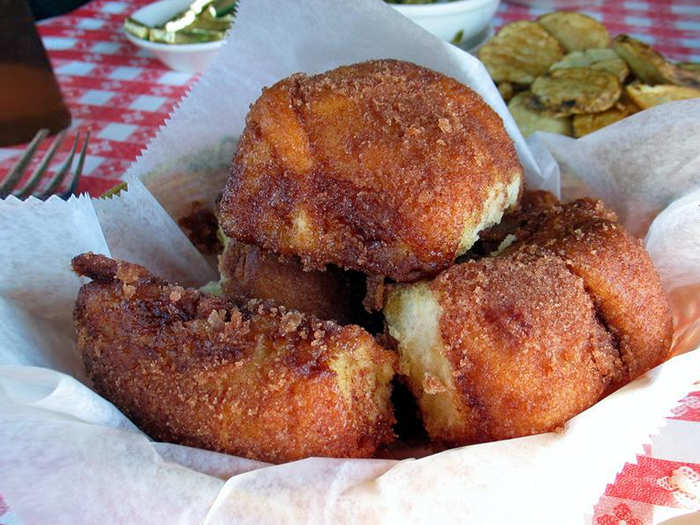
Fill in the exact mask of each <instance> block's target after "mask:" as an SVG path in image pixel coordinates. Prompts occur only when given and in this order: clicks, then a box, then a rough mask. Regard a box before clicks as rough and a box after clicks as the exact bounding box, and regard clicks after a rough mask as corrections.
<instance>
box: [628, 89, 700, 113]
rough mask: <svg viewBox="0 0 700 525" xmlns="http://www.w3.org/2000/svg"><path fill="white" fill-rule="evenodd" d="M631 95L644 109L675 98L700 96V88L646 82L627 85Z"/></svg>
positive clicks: (683, 98) (682, 98)
mask: <svg viewBox="0 0 700 525" xmlns="http://www.w3.org/2000/svg"><path fill="white" fill-rule="evenodd" d="M625 91H626V92H627V94H628V95H629V97H630V98H631V99H632V100H633V101H634V103H635V104H637V105H638V106H639V107H640V108H642V109H648V108H651V107H653V106H658V105H659V104H666V103H667V102H673V101H674V100H688V99H691V98H700V89H695V88H691V87H685V86H674V85H670V84H660V85H657V86H647V85H646V84H630V85H629V86H626V87H625Z"/></svg>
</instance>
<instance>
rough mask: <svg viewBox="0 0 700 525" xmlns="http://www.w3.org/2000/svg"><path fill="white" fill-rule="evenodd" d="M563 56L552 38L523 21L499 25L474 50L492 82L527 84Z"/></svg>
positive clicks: (535, 25) (535, 26) (537, 26)
mask: <svg viewBox="0 0 700 525" xmlns="http://www.w3.org/2000/svg"><path fill="white" fill-rule="evenodd" d="M563 55H564V53H563V51H562V48H561V45H559V42H557V40H556V39H555V38H553V37H552V36H551V35H550V34H549V33H547V31H545V30H544V29H543V28H542V26H540V25H539V24H537V23H535V22H528V21H526V20H520V21H518V22H513V23H512V24H508V25H506V26H503V27H502V28H501V30H500V31H499V32H498V33H497V34H496V35H495V36H494V37H493V38H492V39H491V40H489V41H488V42H487V43H486V44H484V45H483V46H482V47H481V49H479V52H478V57H479V59H480V60H481V61H482V62H483V63H484V65H485V66H486V69H488V72H489V74H490V75H491V77H492V78H493V80H494V81H495V82H514V83H516V84H531V83H532V82H534V81H535V78H537V76H539V75H541V74H542V73H544V72H545V71H547V69H549V66H551V65H552V64H553V63H554V62H556V61H557V60H559V59H561V57H562V56H563Z"/></svg>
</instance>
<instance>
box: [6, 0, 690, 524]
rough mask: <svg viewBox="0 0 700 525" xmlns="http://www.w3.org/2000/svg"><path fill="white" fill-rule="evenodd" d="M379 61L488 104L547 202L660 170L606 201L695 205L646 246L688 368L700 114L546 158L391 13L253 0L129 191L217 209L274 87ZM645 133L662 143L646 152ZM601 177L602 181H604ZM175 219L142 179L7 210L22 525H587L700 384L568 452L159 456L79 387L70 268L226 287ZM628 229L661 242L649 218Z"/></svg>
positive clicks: (12, 420) (584, 430)
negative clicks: (256, 104)
mask: <svg viewBox="0 0 700 525" xmlns="http://www.w3.org/2000/svg"><path fill="white" fill-rule="evenodd" d="M378 57H392V58H403V59H408V60H412V61H415V62H418V63H420V64H423V65H426V66H428V67H432V68H433V69H437V70H439V71H442V72H444V73H447V74H450V75H451V76H454V77H456V78H458V79H459V80H461V81H463V82H466V83H468V84H470V85H471V86H472V87H473V88H475V89H476V90H477V91H479V92H480V93H481V94H482V96H484V98H485V99H486V100H487V102H489V103H490V104H491V105H492V106H493V107H494V109H496V110H497V111H499V113H500V114H501V115H502V116H503V118H504V121H505V123H506V126H507V128H508V129H509V131H510V133H511V136H512V137H513V138H514V140H515V141H516V143H517V144H518V152H519V154H520V158H521V161H522V162H523V164H524V165H525V167H526V171H527V179H528V183H529V185H530V187H546V188H547V189H552V190H555V191H556V190H557V189H558V187H559V180H558V173H559V169H558V167H557V165H556V164H554V163H553V160H552V154H553V155H554V156H555V157H556V158H557V159H558V160H559V161H560V162H562V163H563V164H564V165H565V168H566V172H567V173H569V174H571V173H575V174H578V175H580V176H581V177H582V178H583V183H584V184H587V185H588V186H590V187H591V188H598V186H596V185H595V181H597V180H606V179H605V176H607V177H610V180H611V181H613V182H614V184H612V185H611V186H610V187H616V188H619V187H621V186H624V185H625V184H626V182H625V181H629V180H631V179H632V178H633V177H637V176H639V173H640V168H639V166H638V164H634V163H633V162H632V161H633V156H635V155H645V158H647V159H648V162H647V163H646V165H645V166H643V169H641V173H642V174H644V175H645V177H644V181H645V182H644V184H645V186H644V187H645V191H644V192H639V194H635V197H634V199H628V197H627V195H628V194H627V193H625V192H613V193H610V194H606V193H605V188H606V187H607V186H604V185H603V186H602V189H597V190H596V191H598V194H599V196H602V197H603V198H608V199H609V200H611V203H612V205H613V206H614V207H615V208H616V209H617V210H618V211H624V210H625V209H626V208H625V206H628V207H635V206H638V205H639V204H638V203H639V202H642V203H643V204H644V205H648V209H649V210H655V211H654V212H656V211H659V210H660V209H661V208H663V206H665V205H666V204H667V203H668V202H670V200H672V199H673V198H674V197H678V196H682V195H685V196H684V197H683V199H681V200H680V201H678V202H676V203H674V204H673V205H672V206H671V207H669V208H668V209H667V210H666V211H665V212H663V213H662V214H661V215H659V217H657V219H656V221H655V222H654V223H653V224H652V226H651V228H650V231H649V234H648V239H647V245H648V248H649V250H650V253H651V255H652V257H653V258H654V261H655V263H656V264H657V267H658V268H659V269H660V271H661V274H662V278H663V282H664V286H665V287H666V290H667V291H669V292H670V293H671V294H672V296H673V294H676V295H677V297H678V299H677V302H676V304H675V306H676V312H675V314H676V317H677V319H678V320H679V323H680V324H682V325H683V326H685V327H686V328H687V330H685V331H684V334H685V335H684V337H682V338H680V339H679V341H680V343H681V345H679V346H678V350H679V351H681V350H690V349H692V348H694V347H695V346H696V345H697V340H696V339H695V337H694V333H695V331H694V330H693V327H694V326H696V325H697V324H698V318H699V317H700V311H699V309H698V307H697V304H695V303H694V302H693V298H694V297H697V294H692V293H690V294H689V293H688V290H689V289H692V287H693V286H699V285H700V267H699V265H698V260H697V258H698V255H697V254H698V253H699V252H698V248H699V247H698V245H697V243H698V239H700V194H698V192H695V193H690V188H691V187H693V186H698V185H699V183H700V174H699V173H698V172H697V171H695V172H694V173H695V175H694V176H692V173H693V166H694V164H693V162H696V161H697V157H692V155H691V154H690V153H689V152H692V151H695V152H698V151H700V134H698V133H696V134H695V135H694V136H688V135H686V134H685V133H682V130H681V129H679V128H678V127H675V126H674V123H675V122H677V121H678V119H681V118H685V119H686V120H692V119H695V120H694V122H699V121H700V103H697V102H694V103H693V102H689V103H680V102H679V103H675V104H671V105H668V106H664V107H663V108H657V109H655V110H650V111H647V112H643V113H640V114H639V115H635V116H633V117H631V118H630V119H627V120H625V121H622V122H620V123H618V124H615V125H613V126H611V127H610V128H606V130H603V131H602V132H598V133H595V134H592V135H590V136H589V137H587V139H586V140H587V142H584V141H582V140H579V141H568V142H559V143H558V146H557V147H555V145H554V144H555V142H556V141H557V140H558V139H557V138H556V137H554V138H553V137H552V136H540V137H537V136H536V137H535V138H533V139H532V141H533V142H532V143H533V146H534V147H533V151H534V153H535V155H534V156H533V155H531V153H530V151H529V150H528V148H527V146H526V145H525V144H524V142H523V141H522V138H521V137H520V135H519V133H518V131H517V129H516V128H515V125H514V124H513V122H512V119H510V116H509V115H508V114H507V112H506V110H505V106H504V105H503V103H502V101H501V100H500V98H498V95H497V92H496V90H495V88H494V86H493V84H492V83H491V81H490V79H489V78H488V76H487V75H486V73H485V70H484V69H483V67H481V66H480V65H479V64H478V63H477V62H476V61H475V60H474V59H472V58H471V57H469V56H467V55H465V54H463V53H462V52H461V51H459V50H457V49H456V48H453V47H450V46H448V45H446V44H444V43H442V42H440V41H439V40H437V39H436V38H434V37H432V36H430V35H428V34H427V33H424V32H423V31H422V30H420V29H418V28H417V27H415V26H413V25H412V24H411V23H410V22H408V21H407V20H405V19H403V18H401V17H400V15H398V14H396V13H395V12H394V11H392V10H390V8H389V7H387V6H384V5H383V4H381V3H380V2H370V1H369V0H366V1H359V0H358V1H356V2H351V3H342V2H340V1H338V0H334V1H333V2H320V1H306V2H286V3H284V4H283V5H280V4H278V3H274V2H272V1H270V0H260V1H257V2H252V1H243V2H242V4H241V7H240V10H239V18H238V22H237V24H236V26H235V28H234V30H233V33H232V39H231V41H230V42H229V43H228V44H227V45H226V46H225V47H224V48H223V50H222V53H221V55H220V56H219V58H218V61H217V62H215V64H214V65H213V66H212V69H211V71H210V72H208V73H206V74H204V75H203V76H202V78H201V79H200V81H199V83H198V84H197V85H196V86H195V88H194V89H193V90H192V93H191V95H190V96H189V97H188V98H187V99H186V100H185V101H184V102H183V103H182V105H181V106H180V107H179V108H178V109H177V110H176V111H175V113H174V114H173V116H172V118H171V120H170V121H169V122H168V123H167V124H166V126H165V127H164V128H163V129H162V130H161V131H160V133H159V134H158V136H157V137H156V139H155V140H154V141H153V143H152V144H151V145H150V146H149V148H148V150H147V151H146V152H145V153H144V155H143V157H142V158H141V159H139V161H138V162H137V163H136V164H135V165H134V166H133V167H132V168H131V170H130V174H131V175H132V176H134V177H135V176H141V177H143V180H144V182H145V184H146V186H147V187H148V188H149V189H150V190H151V192H152V193H153V195H155V196H156V198H157V199H158V201H159V202H160V203H161V204H162V206H163V208H165V210H167V211H168V212H170V213H171V214H172V215H173V216H175V217H178V216H180V215H182V212H183V210H187V209H188V206H189V204H190V203H191V201H192V200H199V201H202V202H211V201H212V200H213V199H214V198H215V195H216V192H217V191H218V189H219V188H221V187H222V186H223V180H224V177H225V175H226V172H227V167H228V162H229V160H230V157H231V154H232V151H233V144H234V142H235V137H236V136H237V135H238V134H239V133H240V131H241V130H242V127H243V119H244V116H245V113H246V112H247V109H248V104H249V103H250V102H252V101H253V100H254V99H255V98H256V97H257V96H258V94H259V91H260V88H261V87H262V86H263V85H269V84H271V83H273V82H275V81H277V80H279V78H281V77H283V76H286V75H287V74H289V73H292V72H294V71H298V70H302V71H306V72H316V71H321V70H324V69H328V68H331V67H334V66H337V65H340V64H346V63H352V62H356V61H359V60H364V59H368V58H378ZM650 126H651V127H652V128H653V129H652V131H649V127H650ZM603 132H604V134H602V135H601V133H603ZM645 133H647V134H649V133H653V135H651V136H653V137H655V139H654V140H651V141H649V140H647V141H646V142H644V141H639V138H640V137H641V136H642V135H644V134H645ZM601 137H603V138H601ZM635 141H638V142H635ZM611 143H612V144H617V145H618V146H624V145H629V144H637V143H638V144H643V145H644V146H643V148H644V151H639V150H635V149H633V148H631V147H627V148H621V149H620V154H619V155H617V156H614V155H607V154H606V155H602V152H603V151H610V148H608V149H605V148H606V146H607V145H609V144H611ZM584 146H586V148H585V149H584V148H583V147H584ZM599 151H600V153H601V154H600V155H599V154H598V153H599ZM612 151H613V152H614V151H615V150H612ZM691 157H692V158H691ZM534 158H536V159H537V162H539V163H540V166H539V167H538V166H536V165H535V163H534V160H533V159H534ZM569 160H570V162H567V161H569ZM574 160H575V161H574ZM613 161H615V162H616V164H615V166H617V168H616V169H612V167H613ZM589 163H590V164H589ZM684 163H685V164H684ZM590 165H595V166H596V169H595V177H597V178H595V181H594V180H592V179H590V177H589V175H590V174H591V170H587V169H585V168H586V166H590ZM625 166H629V167H630V169H631V168H632V167H634V171H633V172H632V171H626V170H625ZM683 170H690V171H683ZM677 171H679V172H683V173H690V174H691V176H689V177H685V178H684V180H683V185H679V184H678V181H677V180H675V179H674V178H673V176H672V175H673V174H674V173H675V172H677ZM542 174H546V175H542ZM599 175H600V176H599ZM599 186H600V185H599ZM660 194H663V195H664V196H665V197H664V199H665V200H664V199H662V200H659V199H658V195H660ZM163 208H161V206H160V205H159V204H158V203H157V202H156V201H155V200H154V199H153V197H152V196H151V195H150V194H149V193H148V192H147V191H146V190H145V188H144V187H143V186H141V185H140V183H139V182H138V180H136V179H135V178H131V179H130V190H129V191H128V192H127V193H125V194H122V195H120V196H119V197H115V198H113V199H112V200H111V201H107V202H101V201H89V200H88V199H85V198H77V199H75V198H74V199H71V200H70V201H68V202H62V201H59V200H57V199H52V200H50V201H48V202H46V203H39V202H37V201H28V202H26V203H20V202H18V201H16V200H13V199H10V200H8V201H3V202H0V246H2V250H3V251H2V256H3V263H4V264H2V265H0V365H3V366H0V444H1V447H0V450H2V461H1V462H0V479H1V480H2V481H0V493H2V494H3V496H4V498H5V500H6V501H7V502H8V504H9V505H10V506H11V508H12V509H13V510H14V512H15V513H16V515H18V516H19V517H20V519H21V520H22V521H23V522H27V523H34V522H41V523H43V522H47V521H51V522H71V523H74V522H76V521H80V522H103V523H111V522H120V523H121V522H139V523H150V522H152V523H163V522H173V521H181V522H203V523H230V522H235V523H280V522H281V523H393V522H397V521H399V520H401V521H402V522H406V523H414V522H415V523H419V522H445V523H456V522H460V523H462V522H468V521H469V522H473V523H490V524H491V523H493V524H497V523H522V522H527V523H557V524H559V523H577V522H583V519H584V518H583V517H584V515H585V514H586V513H587V512H589V511H590V509H591V508H592V505H593V503H594V502H595V499H596V498H597V497H598V496H599V495H600V494H601V493H602V491H603V489H604V486H605V483H607V482H609V481H611V480H612V478H613V476H614V474H615V472H616V471H617V470H618V469H619V468H620V467H621V466H622V464H623V463H624V461H625V460H629V459H632V458H633V457H634V454H635V452H638V451H639V450H640V447H641V444H642V443H643V442H644V441H646V440H647V438H648V436H649V434H650V433H652V432H653V431H654V430H655V429H656V428H657V426H658V425H660V424H661V423H662V416H663V415H664V414H665V413H666V411H667V410H668V409H670V408H671V406H672V405H673V403H674V402H675V401H676V400H677V399H679V398H680V397H682V395H683V394H684V393H685V392H686V391H687V389H688V388H689V387H690V384H691V383H692V382H693V381H694V380H696V379H698V377H699V376H700V372H698V370H700V352H698V351H694V352H689V353H686V354H684V355H681V356H679V357H677V358H675V359H673V360H671V361H669V362H667V363H665V364H664V365H662V366H660V367H658V368H657V369H655V370H653V371H652V372H650V373H649V374H647V375H645V376H644V377H642V378H640V379H639V380H637V381H635V382H633V383H631V384H630V385H628V386H626V387H625V388H623V389H621V390H620V391H618V392H616V393H615V394H613V395H611V396H609V397H608V398H606V399H605V400H603V401H602V402H600V403H598V404H597V405H595V406H594V407H592V408H590V409H589V410H587V411H585V412H584V413H582V414H580V415H579V416H577V417H576V418H574V419H572V420H571V421H570V422H569V423H568V424H567V425H566V428H565V430H564V431H563V432H561V433H558V434H544V435H539V436H531V437H526V438H520V439H515V440H509V441H501V442H495V443H488V444H483V445H477V446H471V447H465V448H461V449H454V450H450V451H446V452H443V453H441V454H437V455H433V456H429V457H426V458H423V459H420V460H405V461H401V462H397V461H390V460H341V459H319V458H315V459H307V460H304V461H299V462H294V463H290V464H286V465H279V466H267V465H265V464H261V463H257V462H252V461H249V460H244V459H240V458H233V457H230V456H226V455H222V454H217V453H213V452H209V451H203V450H196V449H190V448H187V447H180V446H177V445H171V444H162V443H153V442H151V441H150V440H148V439H147V437H146V436H144V435H143V434H142V433H140V432H139V431H138V430H137V429H135V428H134V427H133V425H131V424H130V423H129V422H128V420H126V418H124V416H123V415H122V414H121V413H119V411H118V410H117V409H116V408H115V407H114V406H112V405H111V404H110V403H108V402H107V401H105V400H104V399H102V398H100V397H99V396H97V395H95V394H94V393H93V392H92V391H91V390H90V389H89V388H87V387H86V386H85V385H83V384H81V383H80V382H79V381H76V380H75V379H73V378H72V377H70V376H73V377H75V378H76V379H78V380H82V379H83V372H82V366H81V363H80V360H79V358H78V356H76V355H75V354H74V353H73V349H72V343H71V340H70V339H71V336H70V331H71V330H70V326H71V325H70V312H71V309H72V305H73V302H74V300H75V295H76V293H77V290H78V287H79V285H80V281H79V279H78V278H77V277H75V276H74V275H73V274H72V273H71V272H70V269H69V260H70V258H71V257H72V256H73V255H75V254H77V253H80V252H83V251H86V250H92V251H96V252H102V253H111V254H112V255H114V256H117V257H124V258H127V259H130V260H133V261H135V262H139V263H141V264H144V265H146V266H148V267H149V268H150V269H152V270H153V271H154V272H155V273H158V274H161V275H162V276H163V277H166V278H168V279H171V280H178V281H180V282H183V283H185V284H191V283H202V282H204V281H207V280H208V279H210V278H211V273H210V272H211V270H210V269H209V268H208V267H207V266H206V263H205V262H204V260H203V259H202V258H201V256H199V254H197V253H196V251H195V250H194V248H193V247H192V246H191V245H189V243H188V242H187V240H186V239H185V238H184V237H183V235H182V233H181V232H180V231H179V229H178V228H177V226H176V225H175V223H174V222H173V221H172V219H170V217H168V216H167V215H166V213H165V211H164V210H163ZM649 215H650V212H647V213H646V214H644V215H643V217H644V218H645V220H648V218H649ZM623 217H624V218H625V219H626V223H627V225H628V227H631V228H633V229H635V228H636V231H641V232H642V233H643V231H644V229H645V227H644V226H645V225H642V224H641V223H635V221H636V220H637V218H636V217H638V216H636V215H634V214H624V213H623ZM134 232H135V233H134ZM5 261H7V263H5ZM37 328H38V329H37ZM36 366H40V367H44V368H36Z"/></svg>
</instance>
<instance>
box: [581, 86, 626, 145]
mask: <svg viewBox="0 0 700 525" xmlns="http://www.w3.org/2000/svg"><path fill="white" fill-rule="evenodd" d="M638 111H639V107H638V106H637V105H636V104H635V103H634V102H632V100H631V99H630V98H629V97H627V96H626V94H625V93H623V94H622V95H621V96H620V100H618V101H617V102H615V105H613V107H611V108H610V109H608V110H606V111H601V112H600V113H586V114H583V115H574V119H573V130H574V137H576V138H578V137H583V136H584V135H588V134H589V133H593V132H594V131H598V130H599V129H600V128H604V127H605V126H609V125H610V124H614V123H615V122H617V121H618V120H622V119H623V118H625V117H629V116H630V115H632V114H634V113H637V112H638Z"/></svg>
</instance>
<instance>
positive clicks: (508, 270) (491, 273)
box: [385, 192, 672, 445]
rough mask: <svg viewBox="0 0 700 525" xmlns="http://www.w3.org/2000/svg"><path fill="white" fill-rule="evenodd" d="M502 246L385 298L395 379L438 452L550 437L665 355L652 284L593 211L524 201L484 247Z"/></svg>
mask: <svg viewBox="0 0 700 525" xmlns="http://www.w3.org/2000/svg"><path fill="white" fill-rule="evenodd" d="M508 235H512V236H514V237H515V238H516V239H515V242H514V243H513V244H511V245H510V246H509V247H507V248H505V249H504V250H502V251H501V252H500V254H499V255H498V256H495V257H485V258H482V259H478V260H472V261H469V262H467V263H464V264H459V265H455V266H453V267H451V268H450V269H448V270H446V271H444V272H442V273H441V274H439V275H438V276H437V277H436V278H435V279H434V280H432V281H423V282H419V283H415V284H412V285H398V286H395V287H393V289H392V290H391V291H390V292H389V297H388V301H387V305H386V308H385V315H386V318H387V324H388V331H389V333H390V335H392V336H393V337H394V338H395V339H396V340H397V345H398V351H399V356H400V365H399V366H400V371H401V373H402V374H404V375H406V376H408V381H409V384H410V386H411V389H412V391H413V392H414V395H416V397H417V399H418V403H419V406H420V408H421V413H422V417H423V420H424V421H425V425H426V429H427V431H428V433H429V434H430V436H431V438H432V439H434V440H440V441H443V442H445V443H447V444H449V445H463V444H468V443H474V442H481V441H489V440H496V439H504V438H511V437H517V436H523V435H528V434H533V433H538V432H545V431H551V430H555V429H557V428H559V427H560V426H561V425H563V424H564V423H565V422H566V421H567V420H568V419H569V418H571V417H572V416H574V415H576V414H577V413H578V412H580V411H582V410H584V409H585V408H587V407H589V406H590V405H592V404H593V403H595V402H596V401H598V400H599V399H600V398H601V397H603V396H604V395H606V394H608V393H610V392H612V391H613V390H615V389H617V388H619V387H620V386H622V385H624V384H625V383H627V382H628V381H630V380H632V379H634V378H635V377H637V376H639V375H640V374H642V373H644V372H645V371H647V370H649V369H650V368H652V367H653V366H655V365H657V364H659V363H660V362H662V361H663V360H664V359H666V358H667V357H668V352H669V349H670V344H671V337H672V320H671V312H670V308H669V305H668V301H667V299H666V297H665V295H664V292H663V290H662V288H661V284H660V281H659V277H658V275H657V273H656V271H655V269H654V268H653V266H652V264H651V261H650V259H649V256H648V254H647V253H646V251H645V250H644V248H643V247H642V245H641V243H640V241H639V240H638V239H635V238H633V237H632V236H631V235H630V234H629V233H627V232H626V231H625V230H624V228H622V226H621V225H620V224H619V223H618V222H617V219H616V217H615V214H614V213H613V212H612V211H610V210H608V209H607V208H606V207H605V206H604V205H603V204H602V202H600V201H595V200H592V199H581V200H578V201H574V202H572V203H569V204H560V203H559V202H558V201H557V200H556V199H555V198H554V197H553V196H551V195H549V194H546V193H545V192H533V193H530V194H528V193H526V194H525V195H524V197H523V204H522V206H521V209H520V210H519V211H518V212H517V213H514V214H512V215H511V216H509V217H507V218H506V219H504V223H503V224H502V225H500V226H498V227H496V228H493V229H492V230H491V231H490V232H487V234H486V235H485V237H486V238H487V239H488V240H489V241H488V242H492V243H494V244H495V243H500V242H502V241H503V240H505V239H506V237H507V236H508ZM414 326H418V327H419V328H418V329H416V330H415V331H414V330H413V328H412V327H414ZM431 332H432V333H431ZM426 333H428V334H430V335H429V336H426V335H425V334H426Z"/></svg>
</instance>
